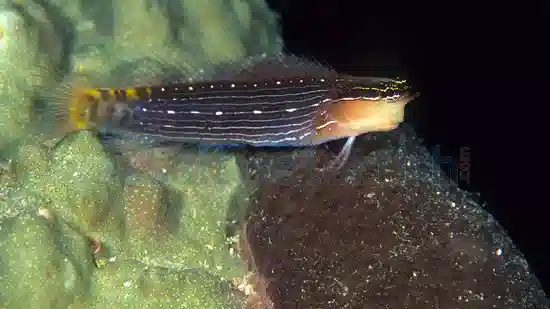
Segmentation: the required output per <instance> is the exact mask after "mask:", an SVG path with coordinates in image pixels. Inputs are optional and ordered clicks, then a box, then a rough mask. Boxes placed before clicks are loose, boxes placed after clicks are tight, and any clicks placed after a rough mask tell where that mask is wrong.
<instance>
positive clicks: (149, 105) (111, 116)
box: [49, 54, 416, 169]
mask: <svg viewBox="0 0 550 309" xmlns="http://www.w3.org/2000/svg"><path fill="white" fill-rule="evenodd" d="M220 67H221V69H220ZM215 70H217V71H216V73H215V74H214V76H211V77H209V78H204V79H199V80H192V81H189V80H182V81H174V82H162V83H156V84H150V85H143V86H132V87H125V88H112V87H103V88H102V87H98V88H94V87H78V86H74V85H65V86H64V87H60V88H61V89H63V91H57V92H54V94H55V95H54V96H52V95H51V94H52V92H51V91H50V92H49V94H50V95H49V99H50V100H49V101H50V102H49V104H50V106H52V110H53V114H54V115H55V117H54V120H53V121H52V122H51V124H52V125H53V126H57V127H63V128H64V132H75V131H80V130H99V131H101V132H106V133H108V134H109V135H112V136H114V137H116V138H118V139H121V140H134V141H135V140H139V143H140V144H142V145H149V146H151V147H153V146H159V145H166V144H198V145H207V146H216V147H219V146H222V147H235V146H237V147H238V146H252V147H289V148H295V147H315V146H318V145H321V144H324V143H327V142H330V141H333V140H338V139H347V140H346V143H345V144H344V146H343V147H342V150H341V151H340V153H339V154H338V155H337V156H336V158H335V159H334V160H333V162H332V163H331V164H330V165H329V167H328V168H329V169H339V168H341V167H342V166H343V164H344V163H345V162H346V161H347V159H348V157H349V155H350V151H351V149H352V147H353V144H354V141H355V138H356V137H357V136H359V135H361V134H365V133H369V132H379V131H390V130H393V129H395V128H396V127H397V126H398V125H399V124H400V123H401V122H402V121H403V120H404V107H405V106H406V105H407V104H408V103H409V102H410V101H411V100H413V99H414V98H415V97H416V94H415V93H413V92H412V91H411V87H410V86H409V84H408V83H407V82H406V80H401V79H391V78H382V77H356V76H351V75H346V74H339V73H337V72H336V71H335V70H333V69H332V68H330V67H329V66H326V65H323V64H320V63H318V62H315V61H311V60H306V59H304V58H301V57H298V56H294V55H290V54H277V55H276V56H271V57H268V56H266V55H262V56H260V57H257V58H249V59H246V61H243V62H236V63H229V64H226V66H225V67H224V66H223V65H220V66H219V67H217V68H216V69H215ZM52 98H54V99H53V100H52Z"/></svg>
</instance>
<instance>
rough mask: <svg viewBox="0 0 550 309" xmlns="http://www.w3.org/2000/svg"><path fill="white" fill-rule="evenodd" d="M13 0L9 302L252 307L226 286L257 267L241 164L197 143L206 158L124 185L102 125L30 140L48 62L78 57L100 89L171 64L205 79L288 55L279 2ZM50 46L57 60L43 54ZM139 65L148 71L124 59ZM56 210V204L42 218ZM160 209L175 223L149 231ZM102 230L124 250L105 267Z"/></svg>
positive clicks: (7, 128) (5, 219) (3, 143)
mask: <svg viewBox="0 0 550 309" xmlns="http://www.w3.org/2000/svg"><path fill="white" fill-rule="evenodd" d="M8 2H9V1H4V2H2V4H4V3H8ZM10 3H11V4H10V6H6V7H8V8H7V9H6V8H4V9H0V69H1V70H0V92H1V94H2V100H1V101H0V107H2V109H3V111H4V112H3V113H2V115H0V153H2V154H9V155H10V156H11V157H10V158H7V159H9V160H10V161H9V162H15V166H16V168H15V171H14V174H15V179H16V180H15V181H12V180H9V184H8V183H6V185H4V183H2V184H1V185H2V187H3V188H9V189H7V190H2V191H1V192H0V194H1V196H0V197H1V200H0V203H1V204H0V207H1V209H0V210H1V216H0V220H1V221H0V227H1V231H2V233H0V237H2V239H3V242H2V243H1V244H0V245H1V246H2V247H3V249H2V252H3V253H2V254H0V261H1V263H3V265H5V266H6V267H3V268H2V271H3V276H2V280H5V281H4V282H5V284H4V285H5V286H9V287H10V288H9V289H5V290H4V291H2V292H0V301H1V302H2V303H1V304H0V306H4V307H10V308H22V307H25V308H33V307H40V308H69V307H72V308H105V307H106V305H109V306H115V307H121V306H124V307H125V308H134V307H135V308H147V307H150V308H219V307H220V305H221V306H223V307H224V308H239V307H241V304H240V302H238V301H236V300H235V297H234V293H233V291H231V290H230V289H228V288H226V287H225V285H227V283H228V282H229V281H230V280H231V279H233V278H236V277H242V276H243V274H244V273H245V271H246V267H245V265H244V263H243V262H242V261H240V260H239V259H238V258H237V257H235V256H233V255H231V254H230V253H229V251H228V240H227V239H226V235H225V225H226V224H227V219H228V218H227V216H228V213H229V212H230V211H229V210H228V209H229V205H230V201H231V200H232V199H234V198H235V196H236V194H237V195H238V193H236V192H239V191H240V189H241V179H240V173H239V170H238V167H237V165H236V163H235V161H234V160H228V159H227V158H221V157H217V158H213V160H212V162H210V163H209V165H206V166H205V165H204V164H198V163H197V162H195V161H193V160H195V159H196V158H198V159H202V158H204V157H203V155H199V156H198V157H197V156H196V154H193V155H192V156H193V158H195V159H193V158H191V160H184V161H183V162H182V163H181V165H179V167H177V168H176V169H174V170H171V171H169V173H168V174H169V175H168V176H169V181H168V182H166V183H162V184H161V185H159V184H158V183H154V182H150V181H149V182H143V183H142V184H137V185H133V186H132V185H129V184H127V185H126V186H123V185H122V184H121V182H120V178H121V172H124V173H125V172H126V171H120V170H117V165H116V164H115V163H114V162H115V161H114V159H113V158H112V157H110V156H109V155H108V154H107V153H106V152H105V151H104V147H102V145H101V142H100V141H99V140H98V139H97V138H96V136H95V135H94V134H92V133H91V132H80V133H76V134H73V135H70V136H68V137H66V138H64V139H63V140H61V141H60V142H59V143H58V144H57V145H56V146H55V147H53V148H49V147H45V146H44V145H40V144H39V143H38V142H36V141H35V139H33V138H28V137H30V136H28V135H29V133H30V132H36V131H38V130H40V129H41V128H43V127H44V123H32V122H31V121H30V119H31V116H33V115H32V109H31V107H32V105H31V103H32V100H31V96H32V94H33V90H34V89H33V87H34V86H35V85H38V84H41V83H43V82H44V80H45V79H47V78H48V77H47V76H46V75H45V74H44V71H43V70H42V69H41V68H42V67H41V66H36V64H37V62H38V61H40V63H48V64H52V65H63V64H67V65H68V66H69V67H68V68H64V69H67V70H64V71H63V72H68V73H69V74H74V73H75V72H76V73H79V74H83V75H86V76H92V77H93V78H91V79H90V83H91V84H90V86H95V85H93V83H98V84H97V86H111V87H113V86H120V85H129V84H130V85H131V84H132V83H134V84H135V83H138V82H139V83H146V82H152V81H153V80H154V79H155V78H159V79H160V80H163V78H164V79H166V76H163V74H166V70H165V68H167V67H168V68H171V69H173V70H175V71H179V73H180V76H182V77H187V78H195V77H197V74H201V73H200V71H199V70H198V68H206V69H208V67H209V66H212V65H213V64H217V63H219V62H221V61H228V60H229V61H230V60H234V59H239V58H242V57H247V56H250V55H252V54H258V53H263V52H267V53H271V52H278V51H280V48H281V45H280V38H279V37H278V36H277V29H276V18H275V15H274V14H273V13H271V12H270V11H269V10H268V8H267V4H265V3H264V2H263V1H255V0H250V1H243V0H232V1H229V2H228V1H217V0H212V1H209V5H205V3H204V1H199V0H191V1H165V0H153V1H138V2H135V1H130V0H113V1H111V3H110V5H105V3H104V2H101V1H98V2H93V1H80V2H79V1H67V0H44V1H42V0H40V1H37V0H30V1H17V2H15V1H14V2H10ZM14 8H16V9H14ZM23 16H24V17H23ZM212 17H214V18H212ZM21 29H23V30H21ZM52 31H53V32H55V33H53V32H52ZM58 40H59V41H58ZM44 55H46V56H48V57H49V58H50V59H48V60H47V61H42V59H41V57H42V56H44ZM39 59H40V60H39ZM143 59H152V60H154V61H152V62H151V63H153V64H154V63H157V64H158V66H156V65H145V64H144V62H143ZM126 64H132V66H133V67H134V69H133V70H130V72H129V71H128V70H118V69H119V68H120V67H124V66H125V65H126ZM56 69H57V68H54V69H53V70H54V71H55V70H56ZM205 71H206V72H208V70H205ZM199 77H200V76H199ZM203 77H206V78H208V76H203ZM67 78H68V79H70V78H72V76H68V77H67ZM92 79H93V80H92ZM100 83H103V84H100ZM46 125H47V124H46ZM50 125H51V124H50ZM185 156H186V154H185V153H184V154H183V157H185ZM183 157H178V158H183ZM183 159H185V158H183ZM2 179H4V178H2ZM6 179H7V178H6ZM3 181H4V180H3ZM6 181H7V180H6ZM163 186H164V188H163ZM136 190H137V191H136ZM168 191H169V195H170V196H171V197H170V198H169V199H168V200H170V203H171V204H173V205H172V206H171V208H170V209H168V208H167V207H168V206H167V199H166V198H164V195H165V194H166V192H168ZM245 191H246V190H245ZM244 198H245V197H244V195H243V196H238V197H237V199H244ZM44 208H46V209H48V211H46V212H43V211H42V215H40V211H41V210H43V209H44ZM165 211H166V212H167V214H163V212H165ZM37 213H39V215H36V214H37ZM153 214H154V215H164V216H168V217H169V219H170V220H171V221H170V222H169V223H167V224H168V225H167V226H168V228H167V229H166V230H165V231H163V232H160V233H149V232H150V231H151V229H150V228H149V230H147V229H142V227H141V226H140V223H147V224H149V225H150V223H151V221H148V220H149V219H150V218H147V216H148V215H153ZM52 218H54V219H53V221H52ZM143 220H144V221H143ZM148 231H149V232H148ZM91 236H93V237H95V236H97V238H98V239H97V240H99V241H100V242H103V243H104V245H105V246H107V247H110V249H111V252H112V256H110V257H109V258H111V261H110V262H109V263H108V264H107V266H106V267H104V268H102V269H97V270H92V269H91V268H90V267H93V263H92V262H91V259H92V255H91V252H90V248H89V247H88V242H89V238H90V237H91ZM44 278H46V279H44ZM40 279H42V281H40ZM165 279H166V280H167V281H163V280H165ZM90 287H91V293H90ZM134 287H135V288H137V290H135V289H134V290H133V289H132V288H134ZM16 289H20V290H17V291H16ZM33 293H34V294H33ZM166 299H172V300H173V301H167V300H166ZM234 304H235V305H234Z"/></svg>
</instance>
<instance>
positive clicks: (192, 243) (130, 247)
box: [123, 153, 246, 280]
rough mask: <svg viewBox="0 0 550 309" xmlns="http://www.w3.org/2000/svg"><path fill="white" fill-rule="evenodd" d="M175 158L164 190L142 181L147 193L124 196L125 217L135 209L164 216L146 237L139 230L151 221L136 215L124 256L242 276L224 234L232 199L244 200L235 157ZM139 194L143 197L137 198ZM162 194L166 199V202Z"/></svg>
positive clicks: (193, 155) (230, 276)
mask: <svg viewBox="0 0 550 309" xmlns="http://www.w3.org/2000/svg"><path fill="white" fill-rule="evenodd" d="M178 160H180V161H181V162H182V163H181V164H180V165H178V166H177V167H176V168H175V169H173V170H171V171H170V172H169V173H168V175H167V177H166V178H165V179H164V181H163V185H164V187H165V190H166V192H164V193H162V192H160V191H159V188H158V187H157V188H156V189H154V190H156V191H155V192H154V193H153V192H151V190H152V189H153V188H155V187H154V185H152V184H150V183H149V184H147V183H142V184H140V185H139V186H140V187H142V186H147V187H148V188H147V189H145V191H137V192H136V191H133V192H129V193H125V196H133V198H128V199H126V200H125V201H126V202H125V207H126V215H127V216H128V214H130V215H131V217H132V218H134V219H135V218H136V214H135V211H136V210H140V211H144V212H145V213H147V214H148V215H149V216H151V215H152V216H153V217H154V218H159V217H160V216H159V214H160V215H161V216H164V220H161V221H160V222H163V223H164V224H165V225H164V228H162V229H160V230H159V229H158V226H157V228H156V229H150V230H149V231H150V232H149V233H148V234H147V236H145V235H144V234H143V232H140V231H143V225H146V224H149V225H150V224H151V223H152V222H150V220H151V218H145V217H143V214H140V217H141V218H138V220H139V221H142V222H143V224H142V226H141V227H139V228H135V229H132V230H127V235H128V242H127V243H126V246H125V249H124V250H123V251H124V252H125V255H128V256H131V257H133V258H136V259H138V260H140V261H144V262H145V263H149V264H151V265H157V266H163V267H171V266H176V267H188V268H197V269H204V270H206V271H208V272H210V273H212V274H215V275H216V276H218V277H220V278H223V279H226V280H232V279H234V278H238V277H242V275H243V274H244V273H246V265H245V264H244V262H242V261H241V260H240V258H238V257H237V256H236V255H234V254H231V252H230V250H229V246H230V245H231V243H230V240H229V239H228V238H227V235H226V231H227V230H226V228H227V226H228V224H229V222H228V217H229V208H230V205H231V204H232V201H242V202H243V203H245V201H246V200H245V199H246V197H245V194H244V193H241V192H245V191H244V190H241V189H242V188H241V187H242V185H241V179H240V171H239V168H238V166H237V165H236V162H235V158H233V157H231V156H226V155H224V154H221V153H214V154H198V155H197V154H196V153H183V154H180V155H179V156H178ZM142 188H143V187H142ZM132 190H135V188H134V189H132ZM137 196H142V197H143V199H142V200H141V201H138V202H136V197H137ZM160 196H164V197H165V198H164V200H163V205H164V206H161V205H160V202H159V197H160ZM167 197H168V198H167ZM243 205H244V204H243ZM161 207H163V208H161ZM160 209H162V211H160V213H159V210H160ZM137 213H138V214H139V212H137ZM156 222H159V221H156ZM128 227H130V226H129V225H127V228H128Z"/></svg>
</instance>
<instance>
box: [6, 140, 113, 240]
mask: <svg viewBox="0 0 550 309" xmlns="http://www.w3.org/2000/svg"><path fill="white" fill-rule="evenodd" d="M16 158H17V159H16V161H17V167H16V174H17V178H18V179H19V180H20V186H21V188H22V189H23V190H27V192H29V193H31V192H32V193H33V194H37V195H40V196H42V197H43V198H44V199H45V200H46V201H47V203H46V204H47V205H48V206H50V207H52V209H53V210H55V212H56V213H57V214H58V215H60V216H61V217H63V218H64V219H65V220H68V221H69V222H71V223H72V224H75V225H76V226H78V227H79V228H80V229H82V230H85V231H89V230H91V229H92V228H93V226H94V225H96V224H97V223H98V222H99V221H100V220H101V217H102V216H103V215H105V214H106V213H107V212H108V211H109V209H110V207H112V206H113V205H114V203H115V200H116V196H117V194H119V190H120V184H119V181H118V178H117V174H116V169H115V165H114V163H113V162H112V160H111V159H110V158H109V157H108V156H107V155H106V154H105V152H104V151H103V148H102V146H101V144H100V143H99V141H97V139H96V138H95V137H94V136H93V135H92V134H91V133H89V132H80V133H77V134H73V135H71V136H68V137H67V138H65V139H63V140H61V141H60V142H59V143H58V144H57V145H56V146H55V148H53V149H51V150H50V149H47V148H45V147H43V146H35V145H23V146H22V147H20V148H19V150H18V152H17V154H16ZM38 206H44V205H38Z"/></svg>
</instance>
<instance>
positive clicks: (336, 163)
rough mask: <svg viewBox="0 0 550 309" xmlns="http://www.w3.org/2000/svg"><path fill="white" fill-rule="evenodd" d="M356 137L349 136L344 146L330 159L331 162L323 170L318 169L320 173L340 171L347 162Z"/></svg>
mask: <svg viewBox="0 0 550 309" xmlns="http://www.w3.org/2000/svg"><path fill="white" fill-rule="evenodd" d="M355 137H356V136H350V137H348V139H347V141H346V143H345V144H344V146H342V149H341V150H340V152H339V153H338V155H337V156H336V157H335V158H334V159H332V161H331V162H330V163H329V164H328V165H327V166H326V167H324V168H322V169H320V170H321V171H338V170H340V169H341V168H342V167H343V166H344V164H346V162H347V161H348V159H349V157H350V154H351V149H352V148H353V143H354V141H355Z"/></svg>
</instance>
